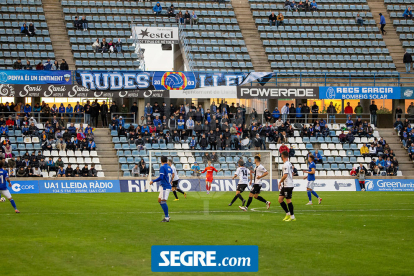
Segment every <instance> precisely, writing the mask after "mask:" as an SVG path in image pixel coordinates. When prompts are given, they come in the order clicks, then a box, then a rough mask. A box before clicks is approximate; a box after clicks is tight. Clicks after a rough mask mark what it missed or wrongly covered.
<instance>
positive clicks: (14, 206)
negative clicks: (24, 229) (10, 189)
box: [10, 199, 17, 210]
mask: <svg viewBox="0 0 414 276" xmlns="http://www.w3.org/2000/svg"><path fill="white" fill-rule="evenodd" d="M10 203H11V205H12V206H13V208H14V210H16V209H17V207H16V203H14V199H10Z"/></svg>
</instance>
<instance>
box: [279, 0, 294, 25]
mask: <svg viewBox="0 0 414 276" xmlns="http://www.w3.org/2000/svg"><path fill="white" fill-rule="evenodd" d="M293 2H295V1H293ZM283 20H284V17H283V14H282V13H281V12H279V14H278V15H277V21H276V27H279V26H280V25H282V26H285V22H284V21H283Z"/></svg>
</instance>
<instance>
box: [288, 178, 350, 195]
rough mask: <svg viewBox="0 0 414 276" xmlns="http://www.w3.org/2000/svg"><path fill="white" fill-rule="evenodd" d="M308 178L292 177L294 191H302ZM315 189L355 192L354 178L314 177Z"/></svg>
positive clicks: (304, 189)
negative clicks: (332, 178)
mask: <svg viewBox="0 0 414 276" xmlns="http://www.w3.org/2000/svg"><path fill="white" fill-rule="evenodd" d="M307 184H308V180H306V179H293V185H294V191H298V192H304V191H306V187H307ZM314 187H315V191H322V192H335V191H341V192H355V191H356V186H355V179H335V180H331V179H316V180H315V182H314Z"/></svg>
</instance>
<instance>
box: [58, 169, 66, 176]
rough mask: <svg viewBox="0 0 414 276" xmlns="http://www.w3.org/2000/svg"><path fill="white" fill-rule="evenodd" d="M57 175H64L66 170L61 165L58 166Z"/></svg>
mask: <svg viewBox="0 0 414 276" xmlns="http://www.w3.org/2000/svg"><path fill="white" fill-rule="evenodd" d="M57 177H66V170H65V169H64V168H63V166H59V169H58V172H57Z"/></svg>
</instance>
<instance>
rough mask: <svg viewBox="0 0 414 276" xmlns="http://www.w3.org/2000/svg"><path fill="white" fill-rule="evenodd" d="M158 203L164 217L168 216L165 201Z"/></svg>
mask: <svg viewBox="0 0 414 276" xmlns="http://www.w3.org/2000/svg"><path fill="white" fill-rule="evenodd" d="M160 205H161V208H162V210H163V211H164V214H165V217H166V218H168V217H169V215H168V205H167V202H165V201H161V203H160Z"/></svg>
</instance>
